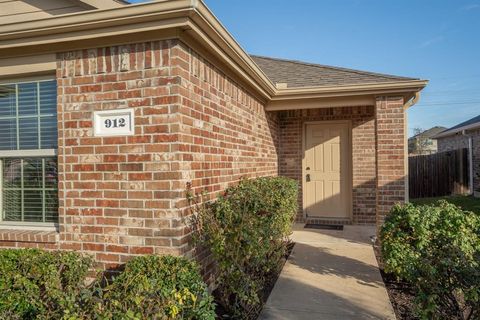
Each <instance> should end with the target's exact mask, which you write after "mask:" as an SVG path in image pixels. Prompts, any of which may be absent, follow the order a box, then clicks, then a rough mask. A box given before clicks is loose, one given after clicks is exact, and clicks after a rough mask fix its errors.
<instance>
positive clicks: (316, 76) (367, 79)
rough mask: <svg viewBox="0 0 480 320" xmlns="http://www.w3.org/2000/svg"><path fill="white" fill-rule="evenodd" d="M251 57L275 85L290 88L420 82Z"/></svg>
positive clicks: (311, 64)
mask: <svg viewBox="0 0 480 320" xmlns="http://www.w3.org/2000/svg"><path fill="white" fill-rule="evenodd" d="M251 57H252V59H253V60H254V61H255V63H256V64H257V65H258V66H259V67H260V69H262V70H263V72H265V74H266V75H267V76H268V77H269V78H270V80H272V82H273V83H286V84H287V87H288V88H301V87H316V86H337V85H352V84H365V83H382V82H393V81H411V80H418V79H415V78H407V77H399V76H393V75H388V74H380V73H373V72H367V71H359V70H353V69H346V68H339V67H332V66H325V65H320V64H313V63H307V62H301V61H294V60H285V59H276V58H269V57H262V56H255V55H251Z"/></svg>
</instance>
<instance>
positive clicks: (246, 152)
mask: <svg viewBox="0 0 480 320" xmlns="http://www.w3.org/2000/svg"><path fill="white" fill-rule="evenodd" d="M14 2H15V4H14V5H12V3H11V1H10V2H9V3H6V2H4V1H3V2H0V12H2V13H4V12H7V14H4V15H3V16H2V20H0V160H1V166H0V168H1V169H0V171H1V172H0V173H1V175H0V176H1V180H2V181H1V184H0V185H1V187H0V195H1V196H0V199H1V200H0V204H1V208H2V215H1V219H0V220H1V222H0V246H2V247H43V248H49V249H65V250H80V251H83V252H87V253H90V254H92V255H94V257H95V258H96V260H97V261H98V262H99V263H100V264H101V265H103V266H104V267H105V268H113V267H115V266H117V265H119V264H121V263H123V262H125V261H127V260H128V258H129V257H131V256H132V255H138V254H149V253H156V254H178V255H183V254H191V252H192V250H191V246H190V245H189V239H190V235H189V229H188V227H187V226H186V225H185V219H184V218H185V216H186V215H188V212H189V211H188V207H187V203H186V200H185V188H186V184H187V183H189V182H191V183H192V186H193V188H194V190H195V191H201V190H207V191H208V192H209V194H210V195H211V196H212V197H213V196H215V195H216V194H217V193H218V192H220V191H221V190H223V189H225V188H226V187H227V186H228V185H230V184H233V183H235V182H237V181H238V180H239V179H241V178H242V177H256V176H274V175H283V176H287V177H291V178H293V179H296V180H297V181H298V182H299V185H300V188H301V192H300V197H299V213H298V220H299V221H304V220H305V219H316V220H321V221H323V222H327V223H351V224H380V223H381V222H382V220H383V218H384V216H385V214H387V212H388V210H389V209H390V207H391V206H392V205H393V204H394V203H395V202H402V201H405V200H406V197H407V194H408V192H406V188H407V185H408V184H407V183H406V176H405V172H406V159H407V158H406V153H407V147H406V132H407V131H406V112H405V110H406V109H407V108H408V107H409V106H411V105H412V104H414V103H415V102H416V101H417V99H418V92H419V91H420V90H422V89H423V88H424V86H425V85H426V81H423V80H419V79H413V78H405V77H397V76H391V75H384V74H377V73H371V72H364V71H357V70H349V69H345V68H336V67H329V66H323V65H316V64H309V63H303V62H297V61H288V60H281V59H272V58H266V57H258V56H250V55H248V54H247V53H245V52H244V51H243V50H242V48H241V47H240V46H239V45H238V43H237V42H236V41H235V40H234V39H233V38H232V36H231V35H230V34H229V33H228V32H227V31H226V30H225V29H224V27H223V26H222V25H221V24H220V22H219V21H218V20H217V19H216V18H215V17H214V16H213V14H212V13H211V12H210V11H209V9H208V8H207V7H206V6H205V5H204V4H203V3H202V1H190V0H170V1H154V2H149V3H143V4H136V5H129V4H127V3H126V2H124V1H114V0H102V1H96V0H81V1H80V0H56V1H55V0H49V1H44V0H42V1H35V0H29V1H14Z"/></svg>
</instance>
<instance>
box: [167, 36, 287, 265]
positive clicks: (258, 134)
mask: <svg viewBox="0 0 480 320" xmlns="http://www.w3.org/2000/svg"><path fill="white" fill-rule="evenodd" d="M174 55H175V56H178V57H179V59H180V60H181V63H179V64H178V66H177V67H175V69H174V70H173V72H174V74H175V75H177V76H178V77H179V78H181V85H180V86H177V87H176V88H175V92H174V93H175V94H178V95H179V96H180V97H181V100H180V106H179V111H178V115H177V116H178V118H177V120H178V122H179V126H180V127H181V130H180V134H179V137H178V139H179V141H180V144H179V148H180V149H179V153H178V156H179V158H180V159H181V161H182V163H181V165H182V170H184V173H185V176H183V177H182V179H179V180H178V181H177V182H176V184H175V186H172V189H173V190H172V191H173V192H175V193H176V194H181V195H183V194H184V192H185V187H186V184H187V182H191V185H192V188H193V192H195V193H199V192H202V191H207V192H208V193H209V195H210V197H215V196H216V195H217V194H218V193H219V192H221V191H222V190H224V189H225V188H227V187H228V186H229V185H232V184H235V183H237V182H238V181H239V180H240V179H241V178H249V177H258V176H275V175H277V174H278V157H277V153H278V150H277V149H278V138H279V137H278V130H279V126H278V117H277V115H276V114H271V113H267V112H266V111H265V110H264V105H263V104H262V102H261V101H259V100H258V99H256V98H255V97H254V96H253V95H252V94H251V93H249V91H248V90H247V89H245V88H244V87H242V86H241V85H239V84H238V83H237V82H235V81H234V80H233V79H232V78H231V77H230V76H229V75H228V74H227V72H226V70H225V71H223V70H219V69H218V68H217V67H215V66H214V65H212V64H211V63H210V62H208V61H207V60H206V59H205V58H203V57H201V56H200V55H199V54H197V53H196V52H195V51H194V50H192V49H190V48H189V47H187V46H185V45H178V46H176V47H175V48H174ZM174 202H175V206H176V207H178V208H179V209H180V210H181V212H182V215H183V216H188V215H189V214H190V213H191V212H190V210H189V209H188V207H187V204H186V201H185V198H184V197H179V198H177V199H176V200H175V201H174ZM178 223H179V225H180V224H181V223H182V222H181V221H180V220H179V221H178ZM189 240H190V235H186V236H185V237H183V238H181V239H179V240H178V241H179V243H178V244H179V245H181V246H182V247H183V248H185V250H190V248H191V246H190V244H189ZM192 254H195V255H196V256H197V258H199V259H200V260H203V261H202V264H203V266H204V267H205V270H204V271H205V274H207V273H208V272H209V271H211V270H210V269H209V266H210V263H211V261H210V260H209V255H208V254H207V253H206V252H205V251H202V250H197V251H196V252H194V253H192Z"/></svg>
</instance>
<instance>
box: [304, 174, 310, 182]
mask: <svg viewBox="0 0 480 320" xmlns="http://www.w3.org/2000/svg"><path fill="white" fill-rule="evenodd" d="M305 178H306V180H307V182H310V173H307V176H306V177H305Z"/></svg>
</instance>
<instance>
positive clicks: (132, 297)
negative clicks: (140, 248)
mask: <svg viewBox="0 0 480 320" xmlns="http://www.w3.org/2000/svg"><path fill="white" fill-rule="evenodd" d="M91 267H92V260H91V259H90V258H89V257H85V256H82V255H80V254H78V253H74V252H47V251H42V250H37V249H23V250H2V251H0V319H12V320H16V319H25V320H27V319H65V320H66V319H68V320H74V319H99V320H107V319H138V320H140V319H214V318H215V314H214V304H213V300H212V298H211V296H210V295H209V294H208V291H207V287H206V285H205V284H204V282H203V281H202V278H201V276H200V273H199V270H198V267H197V265H196V264H195V263H194V262H191V261H188V260H186V259H184V258H179V257H172V256H162V257H160V256H143V257H138V258H135V259H133V260H131V261H130V262H128V263H127V264H126V267H125V270H124V271H123V272H122V273H121V274H120V275H119V276H118V277H115V278H113V279H112V280H111V281H107V282H105V280H104V279H99V280H98V281H95V282H93V283H92V284H91V285H89V286H87V282H86V279H87V275H88V270H91Z"/></svg>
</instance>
